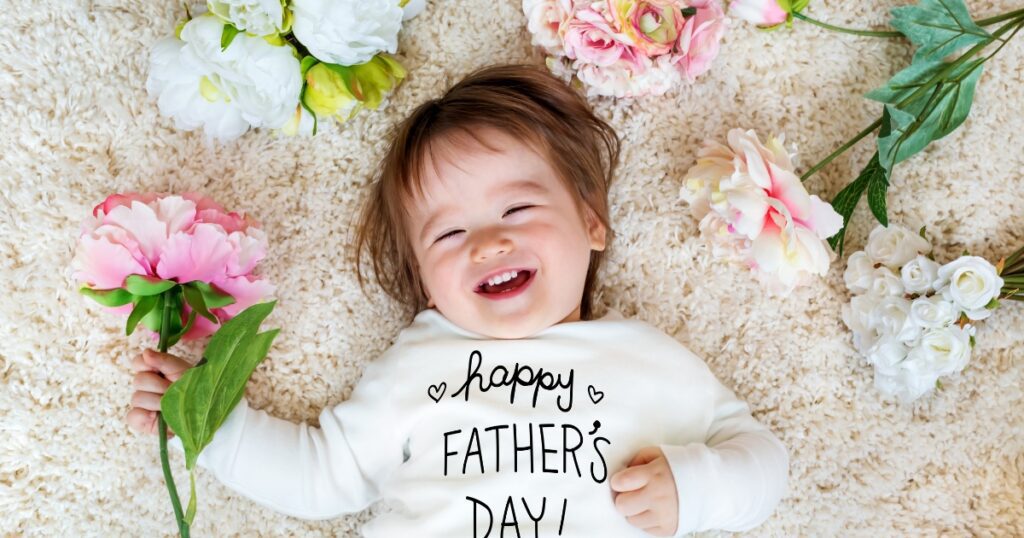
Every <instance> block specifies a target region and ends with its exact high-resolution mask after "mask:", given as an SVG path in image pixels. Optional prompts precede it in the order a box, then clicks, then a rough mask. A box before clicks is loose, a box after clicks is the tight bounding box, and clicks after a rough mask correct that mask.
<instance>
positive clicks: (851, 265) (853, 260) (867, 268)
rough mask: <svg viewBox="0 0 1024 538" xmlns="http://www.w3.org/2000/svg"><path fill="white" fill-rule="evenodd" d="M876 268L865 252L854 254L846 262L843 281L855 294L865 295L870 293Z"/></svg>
mask: <svg viewBox="0 0 1024 538" xmlns="http://www.w3.org/2000/svg"><path fill="white" fill-rule="evenodd" d="M874 272H875V266H874V264H873V263H871V258H868V255H867V253H865V252H864V251H862V250H861V251H857V252H854V253H853V255H851V256H850V259H849V261H847V262H846V271H845V272H844V273H843V281H844V282H846V287H847V289H849V290H850V291H852V292H853V293H864V292H866V291H868V288H869V287H870V286H871V282H872V280H873V278H874V276H873V273H874Z"/></svg>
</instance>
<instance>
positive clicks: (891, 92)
mask: <svg viewBox="0 0 1024 538" xmlns="http://www.w3.org/2000/svg"><path fill="white" fill-rule="evenodd" d="M983 63H984V60H980V59H979V60H973V61H969V62H965V63H964V64H962V65H960V66H957V67H956V68H955V69H953V71H952V72H950V73H948V74H947V75H946V76H945V77H944V79H943V80H941V81H940V82H938V83H936V84H935V85H934V86H931V87H930V88H931V91H929V92H928V93H927V95H928V97H927V98H924V97H921V98H918V99H915V100H914V101H912V102H910V103H908V104H906V105H905V106H902V107H900V106H899V103H900V102H901V101H903V100H904V99H905V98H906V97H909V95H910V94H911V93H913V92H914V91H916V89H917V88H919V87H921V86H923V85H924V84H925V83H926V82H927V81H928V80H929V79H931V78H932V77H933V76H934V75H935V74H936V73H937V72H938V70H940V69H943V68H944V66H945V65H946V64H944V63H942V62H923V63H920V64H912V65H911V66H910V67H908V68H906V69H904V70H903V71H900V72H899V73H897V74H896V75H895V76H893V78H892V79H891V80H890V81H889V82H888V83H887V84H886V86H884V87H882V88H879V89H876V90H873V91H871V92H869V93H868V94H867V97H868V98H869V99H874V100H876V101H881V102H883V103H886V105H885V111H886V112H887V113H888V114H889V122H888V130H889V132H888V133H886V134H884V135H883V134H881V133H880V134H879V137H878V150H879V156H880V158H879V162H881V164H882V166H883V167H885V169H886V170H887V171H889V172H890V173H892V167H893V166H895V165H896V164H897V163H899V162H902V161H904V160H906V159H908V158H910V157H911V156H913V155H914V154H916V153H917V152H919V151H921V150H922V149H924V148H925V147H926V146H927V145H928V144H929V143H931V142H932V141H934V140H938V139H940V138H942V137H944V136H946V135H947V134H949V133H951V132H952V131H953V130H955V129H956V128H957V127H959V126H960V124H961V123H963V121H964V120H965V119H967V115H968V114H970V111H971V103H972V101H973V100H974V88H975V86H977V84H978V78H979V77H980V76H981V72H982V65H983ZM885 127H886V125H885V124H884V123H883V128H885Z"/></svg>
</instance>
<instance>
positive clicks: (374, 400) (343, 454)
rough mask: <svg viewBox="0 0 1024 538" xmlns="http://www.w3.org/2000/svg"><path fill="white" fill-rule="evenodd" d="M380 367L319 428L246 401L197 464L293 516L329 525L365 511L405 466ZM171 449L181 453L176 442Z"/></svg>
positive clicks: (372, 369)
mask: <svg viewBox="0 0 1024 538" xmlns="http://www.w3.org/2000/svg"><path fill="white" fill-rule="evenodd" d="M377 362H379V361H373V362H371V363H369V364H368V365H367V367H366V369H365V373H364V375H363V378H362V379H361V380H360V381H359V382H358V384H357V385H356V387H355V388H354V390H353V391H352V395H351V397H350V398H349V399H348V400H347V401H345V402H342V403H340V404H338V405H336V406H334V407H332V408H326V409H324V410H323V411H322V412H321V413H320V427H319V428H315V427H312V426H310V425H309V424H307V423H305V422H303V423H300V424H296V423H293V422H290V421H287V420H283V419H280V418H276V417H273V416H271V415H269V414H267V413H266V412H264V411H262V410H257V409H253V408H251V407H250V406H249V404H248V401H247V400H246V398H244V397H243V398H242V400H241V401H239V403H238V405H237V406H236V407H235V408H234V409H233V410H232V411H231V413H230V414H229V415H228V418H227V420H225V422H224V423H223V424H222V425H221V427H220V428H219V429H218V430H217V431H216V432H215V434H214V438H213V440H212V441H211V442H210V444H209V445H207V446H206V448H204V449H203V451H202V452H200V455H199V458H198V460H197V462H196V463H197V465H198V466H199V467H202V468H204V469H206V470H208V471H210V472H212V473H213V475H214V476H215V477H216V478H217V480H219V481H220V482H222V483H223V484H224V485H226V486H227V487H229V488H231V489H233V490H235V491H237V492H238V493H240V494H241V495H243V496H245V497H248V498H249V499H252V500H253V501H255V502H256V503H258V504H261V505H263V506H266V507H268V508H270V509H273V510H275V511H277V512H281V513H284V514H287V515H290V516H294V517H298V518H302V519H330V518H334V517H338V516H340V515H342V514H348V513H353V512H358V511H360V510H362V509H364V508H366V507H367V506H369V505H370V504H372V503H373V502H374V501H375V500H377V499H378V498H379V497H380V489H381V484H382V481H383V480H384V479H385V478H386V477H387V475H388V473H389V472H390V471H392V470H393V469H394V468H395V467H397V466H398V465H400V464H401V463H402V461H403V458H402V444H401V442H400V441H399V440H398V439H397V434H396V433H395V431H394V427H393V425H394V421H393V420H392V416H391V414H390V411H389V402H390V401H391V397H390V394H389V391H390V383H389V379H387V378H386V377H385V373H384V372H383V371H382V368H381V365H379V364H377ZM168 444H169V445H171V446H174V447H176V448H177V450H179V451H182V452H184V449H183V447H182V444H181V440H180V439H179V438H178V437H177V436H175V437H173V438H172V439H171V440H170V441H169V443H168Z"/></svg>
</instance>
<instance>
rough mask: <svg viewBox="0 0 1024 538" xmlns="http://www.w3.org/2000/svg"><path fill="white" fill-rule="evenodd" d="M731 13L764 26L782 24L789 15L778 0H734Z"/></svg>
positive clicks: (730, 9) (730, 8) (730, 5)
mask: <svg viewBox="0 0 1024 538" xmlns="http://www.w3.org/2000/svg"><path fill="white" fill-rule="evenodd" d="M729 14H730V15H734V16H736V17H737V18H739V19H742V20H745V21H747V22H750V23H753V24H756V25H758V26H760V27H762V28H769V27H772V26H777V25H779V24H782V23H784V22H786V19H787V18H788V17H789V14H788V13H786V10H784V9H782V8H781V7H779V3H778V2H777V1H776V0H732V1H731V2H729Z"/></svg>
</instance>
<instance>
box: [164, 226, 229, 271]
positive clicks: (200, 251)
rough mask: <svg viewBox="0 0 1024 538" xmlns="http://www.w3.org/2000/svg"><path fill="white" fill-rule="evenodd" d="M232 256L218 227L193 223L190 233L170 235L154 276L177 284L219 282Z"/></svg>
mask: <svg viewBox="0 0 1024 538" xmlns="http://www.w3.org/2000/svg"><path fill="white" fill-rule="evenodd" d="M231 254H232V248H231V244H230V243H229V242H228V241H227V237H226V236H225V234H224V231H223V230H222V229H221V228H220V227H219V226H217V225H216V224H202V223H200V224H196V225H195V226H194V227H193V228H192V231H191V233H186V232H178V233H176V234H174V235H172V236H171V238H170V239H169V240H168V241H167V247H166V248H165V249H164V252H163V255H162V256H161V258H160V263H159V264H158V265H157V267H156V274H157V275H158V276H159V277H160V278H164V279H168V280H170V279H175V280H177V281H178V282H191V281H193V280H201V281H203V282H214V281H219V280H221V279H223V278H225V276H226V275H227V264H228V260H229V259H230V258H231Z"/></svg>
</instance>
